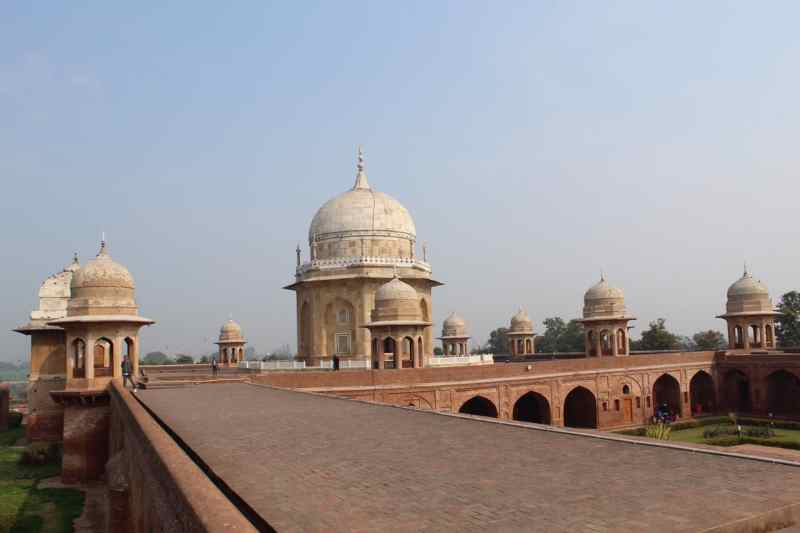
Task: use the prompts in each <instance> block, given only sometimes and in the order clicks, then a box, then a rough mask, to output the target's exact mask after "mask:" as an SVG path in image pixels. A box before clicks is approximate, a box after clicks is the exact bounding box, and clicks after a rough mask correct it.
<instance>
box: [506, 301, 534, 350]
mask: <svg viewBox="0 0 800 533" xmlns="http://www.w3.org/2000/svg"><path fill="white" fill-rule="evenodd" d="M506 335H507V336H508V345H509V348H511V355H532V354H533V353H534V352H535V350H536V333H534V332H533V321H532V320H531V319H530V317H529V316H528V313H526V312H525V310H524V309H522V308H521V307H520V308H519V311H517V314H516V315H514V316H512V317H511V327H510V328H509V329H508V333H507V334H506Z"/></svg>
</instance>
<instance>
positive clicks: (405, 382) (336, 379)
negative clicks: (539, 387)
mask: <svg viewBox="0 0 800 533" xmlns="http://www.w3.org/2000/svg"><path fill="white" fill-rule="evenodd" d="M714 358H715V352H674V353H662V354H659V355H658V356H655V355H650V354H647V355H645V354H641V355H630V356H625V357H584V358H582V359H563V360H554V361H537V362H535V363H532V362H521V363H517V362H510V363H495V364H493V365H480V366H477V365H476V366H457V367H446V368H404V369H401V370H361V371H359V370H350V371H347V372H327V371H320V372H303V373H302V374H301V373H298V372H294V373H292V372H269V373H264V374H259V375H254V376H252V377H251V379H252V380H253V381H254V382H256V383H263V384H268V385H273V386H275V387H284V388H291V389H321V388H326V387H332V388H342V387H383V386H392V385H399V386H418V385H427V384H433V383H451V382H470V381H485V380H492V379H503V378H512V377H515V376H530V377H533V376H534V375H542V374H561V373H564V374H575V373H579V372H593V371H594V372H597V371H606V372H608V371H615V370H626V369H633V368H642V367H652V366H658V365H686V364H693V363H696V364H707V363H710V362H711V361H713V360H714Z"/></svg>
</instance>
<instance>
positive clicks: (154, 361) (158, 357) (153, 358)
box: [142, 352, 172, 365]
mask: <svg viewBox="0 0 800 533" xmlns="http://www.w3.org/2000/svg"><path fill="white" fill-rule="evenodd" d="M142 363H143V364H145V365H169V364H172V361H171V360H170V358H169V357H167V354H165V353H164V352H150V353H148V354H147V355H145V356H144V359H142Z"/></svg>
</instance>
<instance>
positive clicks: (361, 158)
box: [357, 144, 364, 172]
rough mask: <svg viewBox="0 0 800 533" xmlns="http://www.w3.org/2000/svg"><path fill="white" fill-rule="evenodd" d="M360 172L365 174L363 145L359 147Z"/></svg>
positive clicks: (358, 166)
mask: <svg viewBox="0 0 800 533" xmlns="http://www.w3.org/2000/svg"><path fill="white" fill-rule="evenodd" d="M357 168H358V171H359V172H364V150H362V149H361V145H360V144H359V145H358V165H357Z"/></svg>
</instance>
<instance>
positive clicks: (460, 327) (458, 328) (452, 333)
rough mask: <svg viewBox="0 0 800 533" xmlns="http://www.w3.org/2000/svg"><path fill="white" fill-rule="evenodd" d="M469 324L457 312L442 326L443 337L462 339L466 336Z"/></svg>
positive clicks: (451, 314)
mask: <svg viewBox="0 0 800 533" xmlns="http://www.w3.org/2000/svg"><path fill="white" fill-rule="evenodd" d="M466 331H467V323H466V321H465V320H464V319H463V318H461V316H459V315H458V314H457V313H456V312H455V311H454V312H452V313H450V316H448V317H447V318H446V319H445V320H444V323H443V324H442V337H462V336H464V335H466Z"/></svg>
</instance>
